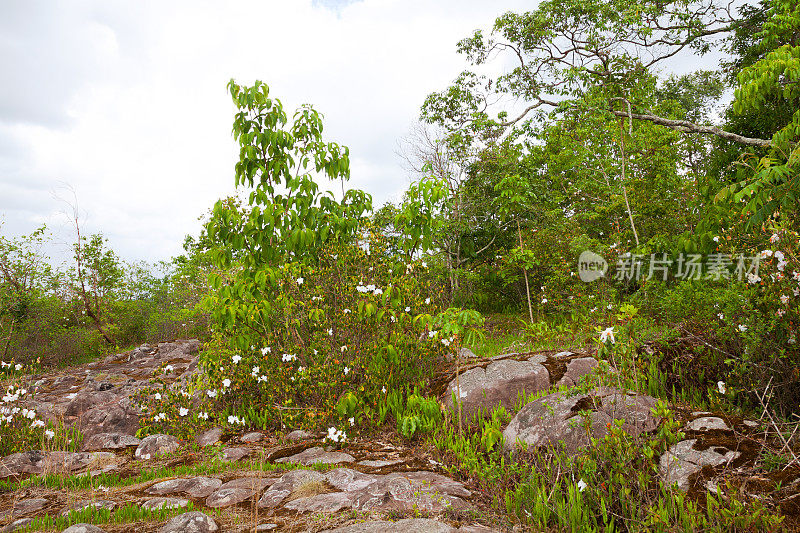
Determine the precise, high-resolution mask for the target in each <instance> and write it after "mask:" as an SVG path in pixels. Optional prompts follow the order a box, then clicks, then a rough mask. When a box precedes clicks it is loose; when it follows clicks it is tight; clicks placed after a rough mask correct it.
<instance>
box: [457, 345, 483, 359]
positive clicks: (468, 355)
mask: <svg viewBox="0 0 800 533" xmlns="http://www.w3.org/2000/svg"><path fill="white" fill-rule="evenodd" d="M458 355H459V356H461V360H462V361H463V360H465V359H475V358H476V357H478V356H477V355H475V352H473V351H472V350H470V349H469V348H461V349H460V350H459V351H458Z"/></svg>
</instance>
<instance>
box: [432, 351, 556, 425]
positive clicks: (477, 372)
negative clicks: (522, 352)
mask: <svg viewBox="0 0 800 533" xmlns="http://www.w3.org/2000/svg"><path fill="white" fill-rule="evenodd" d="M548 388H550V373H549V372H548V371H547V369H546V368H545V367H544V366H542V365H541V364H539V363H537V362H532V361H529V360H528V361H516V360H514V359H498V360H496V361H492V362H491V363H489V364H488V365H487V366H486V368H481V367H476V368H471V369H469V370H467V371H466V372H464V373H462V374H461V375H460V377H459V378H458V380H455V379H454V380H453V381H451V382H450V384H449V385H448V386H447V389H446V390H445V392H444V395H443V396H442V398H441V399H442V402H444V404H445V405H446V406H447V407H448V408H450V409H456V407H455V404H454V402H453V396H454V395H455V396H456V397H457V398H460V401H461V409H462V416H463V417H465V418H468V417H471V416H472V415H474V414H476V413H477V412H478V411H480V410H483V411H484V412H491V410H492V409H494V408H495V407H497V406H498V405H503V406H504V407H505V408H506V409H508V410H513V409H514V405H515V403H516V402H517V397H518V396H519V394H520V393H521V392H522V391H525V393H526V394H531V393H534V392H538V391H541V390H546V389H548Z"/></svg>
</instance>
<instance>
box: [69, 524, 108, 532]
mask: <svg viewBox="0 0 800 533" xmlns="http://www.w3.org/2000/svg"><path fill="white" fill-rule="evenodd" d="M61 533H105V530H103V529H100V528H99V527H97V526H95V525H94V524H74V525H71V526H69V527H68V528H67V529H65V530H64V531H62V532H61Z"/></svg>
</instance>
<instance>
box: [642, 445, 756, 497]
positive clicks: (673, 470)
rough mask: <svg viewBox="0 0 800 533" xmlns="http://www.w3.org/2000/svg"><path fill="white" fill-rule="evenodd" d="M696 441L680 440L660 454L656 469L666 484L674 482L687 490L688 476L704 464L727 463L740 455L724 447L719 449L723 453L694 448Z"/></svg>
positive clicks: (716, 464)
mask: <svg viewBox="0 0 800 533" xmlns="http://www.w3.org/2000/svg"><path fill="white" fill-rule="evenodd" d="M696 442H697V439H689V440H682V441H680V442H678V443H677V444H673V445H672V446H671V447H670V449H669V450H667V451H666V452H664V453H663V454H662V455H661V458H660V459H659V462H658V470H659V473H660V474H661V477H662V479H663V480H664V481H665V482H666V483H667V484H668V485H672V484H673V483H674V484H676V485H677V486H678V488H679V489H681V490H688V489H689V478H690V477H691V476H692V475H693V474H696V473H697V472H700V471H701V470H702V469H703V467H704V466H718V465H721V464H728V463H730V462H731V461H733V460H734V459H736V458H737V457H739V456H740V455H741V452H737V451H733V450H727V449H724V448H723V449H722V450H721V451H724V452H725V453H720V451H717V450H715V449H711V448H707V449H705V450H696V449H695V448H694V445H695V443H696Z"/></svg>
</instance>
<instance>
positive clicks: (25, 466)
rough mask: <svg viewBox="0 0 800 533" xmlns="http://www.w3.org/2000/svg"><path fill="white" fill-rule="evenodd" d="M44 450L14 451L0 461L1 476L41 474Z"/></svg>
mask: <svg viewBox="0 0 800 533" xmlns="http://www.w3.org/2000/svg"><path fill="white" fill-rule="evenodd" d="M44 457H45V454H44V452H40V451H38V450H31V451H27V452H19V453H12V454H11V455H8V456H6V457H4V458H3V460H2V461H0V476H2V477H8V476H18V475H20V474H41V472H42V461H43V460H44Z"/></svg>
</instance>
